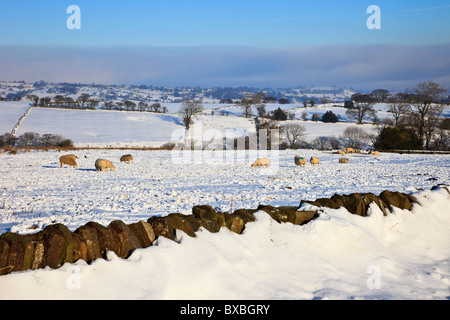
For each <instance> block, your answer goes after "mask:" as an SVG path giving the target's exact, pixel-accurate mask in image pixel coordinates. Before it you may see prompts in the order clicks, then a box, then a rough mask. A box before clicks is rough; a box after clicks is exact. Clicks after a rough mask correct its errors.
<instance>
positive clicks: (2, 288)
mask: <svg viewBox="0 0 450 320" xmlns="http://www.w3.org/2000/svg"><path fill="white" fill-rule="evenodd" d="M75 153H76V154H77V155H78V157H79V160H78V164H79V168H78V169H74V168H60V167H59V163H58V158H59V156H60V155H61V154H62V153H60V152H57V151H48V152H42V151H31V152H19V153H18V154H17V155H9V154H2V155H0V185H1V186H2V188H1V190H0V233H3V232H5V231H13V232H18V233H21V234H26V233H32V232H37V231H39V230H42V229H43V228H45V226H47V225H49V224H52V223H63V224H65V225H67V226H68V227H69V229H71V230H75V229H76V228H77V227H79V226H81V225H83V224H85V223H87V222H88V221H96V222H99V223H101V224H103V225H107V224H108V223H109V222H110V221H112V220H116V219H120V220H123V221H125V222H126V223H132V222H136V221H139V220H144V221H145V220H147V219H148V218H149V217H150V216H152V215H166V214H169V213H172V212H180V213H184V214H190V213H191V212H190V209H191V208H192V206H194V205H201V204H209V205H211V206H213V207H214V208H216V209H217V210H221V211H227V212H229V211H231V210H236V209H238V208H256V207H257V206H258V205H259V204H270V205H274V206H281V205H289V206H297V205H299V203H300V201H301V200H302V199H305V200H314V199H316V198H319V197H329V196H331V195H333V194H334V193H338V194H348V193H351V192H373V193H375V194H379V193H380V192H381V191H383V190H385V189H388V190H391V191H400V192H405V193H411V194H413V195H414V196H416V197H417V198H418V200H419V202H420V203H421V205H420V206H419V205H414V206H413V209H412V211H411V212H410V211H407V210H400V209H395V210H394V211H393V213H391V214H388V215H387V216H383V214H382V212H381V211H380V210H379V209H378V208H377V207H375V206H372V207H371V210H370V212H369V216H368V217H359V216H356V215H351V214H350V213H348V212H347V211H346V210H345V209H343V208H340V209H326V208H324V209H323V212H322V213H321V214H320V216H319V217H318V218H317V219H315V220H313V221H311V222H310V223H308V224H305V225H303V226H297V225H292V224H290V223H283V224H279V223H277V222H275V221H274V220H271V219H269V216H268V215H267V214H266V213H263V212H257V213H256V214H255V215H256V218H257V219H256V221H255V222H250V223H248V224H247V225H246V228H245V230H244V232H243V234H235V233H232V232H230V231H229V230H227V229H226V228H222V229H221V231H220V232H219V233H209V232H208V231H206V230H205V229H200V230H199V231H198V232H197V237H195V238H191V237H189V236H187V235H186V234H184V233H182V232H178V233H177V235H178V239H177V241H171V240H168V239H165V238H159V239H158V240H157V242H156V243H155V244H154V245H153V246H151V247H149V248H144V249H137V250H135V251H134V252H133V254H132V255H131V256H130V257H129V258H128V259H121V258H118V257H117V256H115V254H114V253H112V252H110V253H109V254H108V258H107V259H106V260H104V259H98V260H96V261H94V262H92V263H91V264H87V263H86V262H84V261H77V262H76V263H73V264H65V265H64V266H62V267H61V268H59V269H49V268H47V269H40V270H29V271H23V272H15V273H12V274H9V275H5V276H1V277H0V299H232V300H240V299H448V297H449V289H450V246H449V243H450V241H449V240H450V238H449V235H450V217H449V214H450V211H449V209H448V208H449V204H450V196H449V194H448V192H447V191H446V190H445V189H444V188H441V189H437V190H435V191H430V188H431V187H432V186H434V185H437V184H439V183H442V184H449V176H450V171H449V170H448V169H449V163H450V162H449V160H450V155H444V154H440V155H420V154H402V155H400V154H385V153H381V154H380V155H379V156H378V157H373V156H369V155H362V154H355V155H353V156H351V160H350V163H349V164H348V165H342V164H339V163H338V158H339V155H337V154H335V153H331V152H320V151H317V150H297V151H293V150H286V151H277V152H273V153H270V152H269V156H271V159H272V160H273V163H272V164H273V166H272V167H271V168H269V169H267V168H254V169H252V168H250V163H251V162H252V161H253V160H254V158H255V157H256V156H257V154H256V152H249V151H239V152H234V151H189V152H183V151H180V150H173V151H159V150H158V151H139V150H95V149H94V150H78V151H76V152H75ZM125 153H132V154H133V156H134V159H135V160H134V163H131V164H127V163H120V162H119V160H118V159H119V157H120V155H122V154H125ZM296 154H300V155H303V156H305V157H310V156H313V155H315V156H318V157H319V158H320V159H321V164H320V165H319V166H318V167H312V166H310V165H309V164H308V165H307V166H306V167H305V168H297V167H295V165H294V160H293V159H294V156H295V155H296ZM85 156H86V157H87V158H86V157H85ZM100 156H101V157H103V158H108V159H111V160H112V161H113V163H114V164H115V166H116V170H115V171H114V172H96V171H94V162H95V159H96V158H98V157H100ZM421 189H423V190H421ZM32 226H33V227H34V228H35V229H30V227H32Z"/></svg>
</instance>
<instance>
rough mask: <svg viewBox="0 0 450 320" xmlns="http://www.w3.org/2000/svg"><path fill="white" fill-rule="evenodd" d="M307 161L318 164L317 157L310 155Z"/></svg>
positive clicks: (314, 164)
mask: <svg viewBox="0 0 450 320" xmlns="http://www.w3.org/2000/svg"><path fill="white" fill-rule="evenodd" d="M309 162H310V163H311V164H312V165H313V166H316V164H317V165H318V164H319V158H317V157H311V159H309Z"/></svg>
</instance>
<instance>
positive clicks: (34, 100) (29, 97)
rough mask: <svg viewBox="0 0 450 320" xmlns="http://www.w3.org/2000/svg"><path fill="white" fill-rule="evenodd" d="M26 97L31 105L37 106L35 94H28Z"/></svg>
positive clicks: (37, 99) (37, 100)
mask: <svg viewBox="0 0 450 320" xmlns="http://www.w3.org/2000/svg"><path fill="white" fill-rule="evenodd" d="M27 99H28V100H30V101H31V102H33V106H37V104H38V102H39V97H38V96H37V95H35V94H29V95H27Z"/></svg>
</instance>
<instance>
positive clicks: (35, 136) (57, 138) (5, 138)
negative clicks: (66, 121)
mask: <svg viewBox="0 0 450 320" xmlns="http://www.w3.org/2000/svg"><path fill="white" fill-rule="evenodd" d="M3 147H63V148H68V147H73V141H72V140H70V139H66V138H64V137H63V136H61V135H57V134H49V133H45V134H43V135H40V134H39V133H36V132H25V133H24V134H22V135H20V136H18V137H16V136H14V135H12V134H10V133H4V134H2V135H1V136H0V148H3Z"/></svg>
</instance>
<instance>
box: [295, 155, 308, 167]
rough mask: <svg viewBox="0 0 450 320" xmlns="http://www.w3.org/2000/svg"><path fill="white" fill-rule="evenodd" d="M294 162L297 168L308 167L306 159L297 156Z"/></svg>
mask: <svg viewBox="0 0 450 320" xmlns="http://www.w3.org/2000/svg"><path fill="white" fill-rule="evenodd" d="M294 161H295V164H296V165H297V166H301V167H304V166H305V165H306V159H305V158H303V157H300V156H295V158H294Z"/></svg>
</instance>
